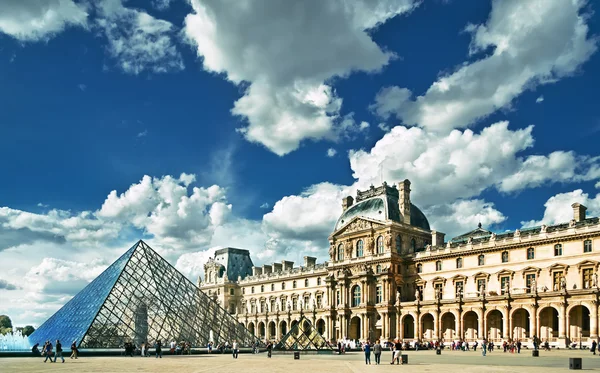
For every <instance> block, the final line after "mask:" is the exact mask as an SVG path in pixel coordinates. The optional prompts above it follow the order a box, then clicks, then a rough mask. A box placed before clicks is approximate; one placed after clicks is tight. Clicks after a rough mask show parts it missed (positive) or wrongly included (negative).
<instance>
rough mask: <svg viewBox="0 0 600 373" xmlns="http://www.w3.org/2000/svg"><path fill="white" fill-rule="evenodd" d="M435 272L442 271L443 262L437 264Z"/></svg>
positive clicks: (439, 261)
mask: <svg viewBox="0 0 600 373" xmlns="http://www.w3.org/2000/svg"><path fill="white" fill-rule="evenodd" d="M435 270H436V271H441V270H442V261H441V260H438V261H437V262H435Z"/></svg>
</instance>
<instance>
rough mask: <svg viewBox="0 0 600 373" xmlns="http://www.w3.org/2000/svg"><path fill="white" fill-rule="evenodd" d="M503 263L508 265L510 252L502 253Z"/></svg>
mask: <svg viewBox="0 0 600 373" xmlns="http://www.w3.org/2000/svg"><path fill="white" fill-rule="evenodd" d="M502 263H508V251H503V252H502Z"/></svg>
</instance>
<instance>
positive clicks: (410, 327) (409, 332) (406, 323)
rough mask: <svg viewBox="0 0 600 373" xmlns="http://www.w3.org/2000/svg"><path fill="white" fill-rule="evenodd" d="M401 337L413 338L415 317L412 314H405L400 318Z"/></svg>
mask: <svg viewBox="0 0 600 373" xmlns="http://www.w3.org/2000/svg"><path fill="white" fill-rule="evenodd" d="M402 337H403V338H406V339H414V338H415V318H414V317H413V315H406V316H404V318H403V319H402Z"/></svg>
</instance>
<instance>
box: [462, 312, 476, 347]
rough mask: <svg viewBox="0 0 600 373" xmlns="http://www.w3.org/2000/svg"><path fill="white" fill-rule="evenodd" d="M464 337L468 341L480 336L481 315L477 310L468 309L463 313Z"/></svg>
mask: <svg viewBox="0 0 600 373" xmlns="http://www.w3.org/2000/svg"><path fill="white" fill-rule="evenodd" d="M463 330H464V339H465V340H467V341H471V340H475V339H477V338H479V315H478V314H477V312H475V311H467V312H465V313H464V315H463Z"/></svg>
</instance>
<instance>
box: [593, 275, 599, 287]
mask: <svg viewBox="0 0 600 373" xmlns="http://www.w3.org/2000/svg"><path fill="white" fill-rule="evenodd" d="M592 286H593V287H595V288H596V287H598V274H596V273H594V274H593V275H592Z"/></svg>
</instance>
